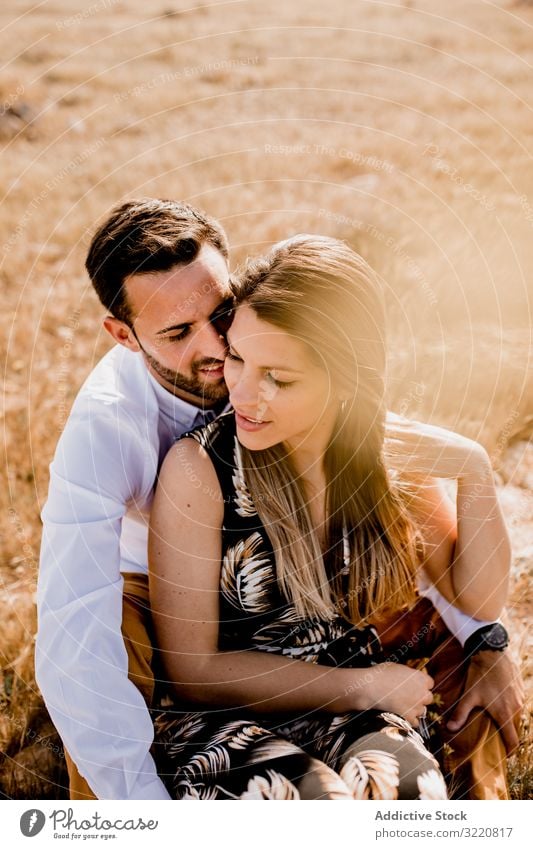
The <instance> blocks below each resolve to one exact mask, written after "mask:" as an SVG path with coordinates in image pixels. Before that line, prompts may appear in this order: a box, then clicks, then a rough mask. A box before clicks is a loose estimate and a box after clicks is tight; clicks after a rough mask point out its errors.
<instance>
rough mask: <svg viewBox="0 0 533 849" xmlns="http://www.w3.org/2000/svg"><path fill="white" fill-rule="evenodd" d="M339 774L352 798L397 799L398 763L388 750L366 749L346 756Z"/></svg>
mask: <svg viewBox="0 0 533 849" xmlns="http://www.w3.org/2000/svg"><path fill="white" fill-rule="evenodd" d="M340 776H341V778H342V780H343V781H344V782H345V784H347V785H348V788H349V789H350V791H351V792H352V795H353V798H354V799H380V800H382V801H383V800H385V799H397V798H398V786H399V784H400V764H399V763H398V760H397V758H395V757H394V755H391V754H390V752H383V751H381V750H379V749H368V750H367V751H364V752H359V754H358V755H357V757H355V756H352V757H351V758H348V760H347V761H346V763H345V764H344V766H343V768H342V769H341V772H340Z"/></svg>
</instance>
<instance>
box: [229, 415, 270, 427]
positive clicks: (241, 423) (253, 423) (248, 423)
mask: <svg viewBox="0 0 533 849" xmlns="http://www.w3.org/2000/svg"><path fill="white" fill-rule="evenodd" d="M235 421H236V422H237V427H240V428H241V429H242V430H247V431H257V430H263V428H265V427H267V426H268V425H269V424H270V422H258V421H257V420H256V419H249V418H247V417H246V416H243V415H241V413H238V412H237V410H235Z"/></svg>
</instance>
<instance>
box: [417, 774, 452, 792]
mask: <svg viewBox="0 0 533 849" xmlns="http://www.w3.org/2000/svg"><path fill="white" fill-rule="evenodd" d="M416 782H417V784H418V790H419V792H420V796H419V799H447V798H448V793H447V790H446V784H445V782H444V778H443V777H442V774H441V773H440V772H438V771H437V770H436V769H428V771H427V772H423V773H422V775H417V777H416Z"/></svg>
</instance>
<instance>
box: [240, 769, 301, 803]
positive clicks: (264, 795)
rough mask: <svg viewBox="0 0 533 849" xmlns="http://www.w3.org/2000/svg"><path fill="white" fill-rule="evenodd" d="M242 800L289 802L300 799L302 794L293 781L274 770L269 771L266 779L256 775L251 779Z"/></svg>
mask: <svg viewBox="0 0 533 849" xmlns="http://www.w3.org/2000/svg"><path fill="white" fill-rule="evenodd" d="M240 798H241V799H244V800H245V801H254V800H255V801H260V800H264V799H276V800H277V801H278V802H282V801H287V802H288V801H293V800H295V799H299V798H300V794H299V793H298V790H297V789H296V787H295V786H294V784H293V783H292V781H289V779H288V778H285V776H284V775H282V774H281V773H280V772H276V771H275V770H274V769H267V775H266V777H265V776H262V775H256V776H254V778H251V779H250V781H249V782H248V787H247V788H246V790H245V791H244V793H241V796H240Z"/></svg>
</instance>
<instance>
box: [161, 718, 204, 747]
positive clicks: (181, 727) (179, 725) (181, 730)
mask: <svg viewBox="0 0 533 849" xmlns="http://www.w3.org/2000/svg"><path fill="white" fill-rule="evenodd" d="M166 716H167V714H163V716H162V717H158V718H157V719H156V720H155V724H156V728H157V736H158V737H159V738H161V739H166V740H168V741H169V742H168V743H167V747H168V748H167V751H168V753H169V755H171V756H174V757H175V756H177V755H180V754H181V753H182V752H183V751H184V750H185V748H186V747H187V745H188V744H189V743H190V741H191V740H192V738H193V737H195V736H196V735H197V734H198V733H199V732H200V731H202V730H203V729H204V728H205V727H206V724H205V722H204V719H203V715H202V714H201V713H186V714H184V715H183V716H180V717H179V718H177V719H176V718H173V717H172V714H170V715H169V718H168V719H166V718H164V717H166Z"/></svg>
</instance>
